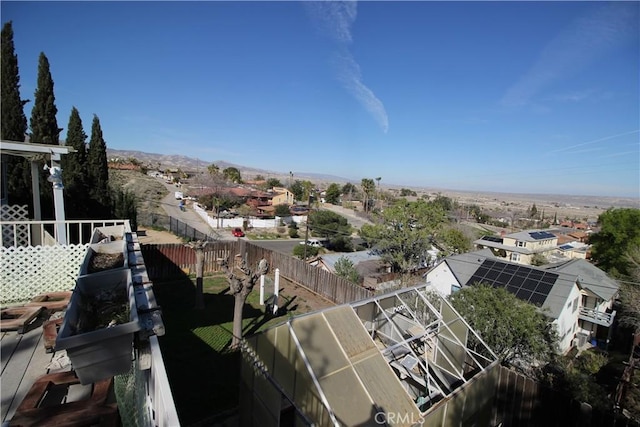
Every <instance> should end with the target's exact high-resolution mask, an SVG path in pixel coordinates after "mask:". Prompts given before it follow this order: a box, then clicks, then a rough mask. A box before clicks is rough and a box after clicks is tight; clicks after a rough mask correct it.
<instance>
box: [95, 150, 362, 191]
mask: <svg viewBox="0 0 640 427" xmlns="http://www.w3.org/2000/svg"><path fill="white" fill-rule="evenodd" d="M107 157H108V158H109V159H113V158H120V159H128V158H131V157H132V158H135V159H136V160H138V161H140V162H142V163H143V164H144V165H147V166H148V167H152V168H153V167H157V168H159V169H162V170H164V169H177V168H180V169H182V170H183V171H185V172H198V171H206V170H207V166H209V165H210V164H211V163H214V164H215V165H216V166H218V167H219V168H220V170H223V169H225V168H228V167H234V168H237V169H238V170H239V171H240V174H241V175H242V179H244V180H251V179H253V178H254V177H255V176H256V175H262V176H263V177H265V178H278V179H279V180H280V181H282V182H283V183H287V182H288V180H289V177H290V176H289V172H278V171H270V170H266V169H256V168H250V167H247V166H243V165H237V164H233V163H229V162H225V161H223V160H219V161H215V162H209V161H205V160H201V159H197V158H194V157H188V156H181V155H177V154H157V153H145V152H142V151H131V150H113V149H109V148H107ZM293 179H301V180H305V179H308V180H310V181H314V182H317V181H321V182H336V183H346V182H354V183H355V181H354V180H350V179H348V178H344V177H340V176H334V175H326V174H320V173H313V172H295V171H294V172H293Z"/></svg>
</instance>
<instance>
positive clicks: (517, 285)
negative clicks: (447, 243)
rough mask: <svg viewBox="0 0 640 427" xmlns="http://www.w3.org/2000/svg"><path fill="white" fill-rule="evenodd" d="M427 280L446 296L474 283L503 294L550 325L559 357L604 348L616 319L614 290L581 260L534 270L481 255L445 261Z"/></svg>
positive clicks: (609, 281) (485, 251)
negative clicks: (598, 344)
mask: <svg viewBox="0 0 640 427" xmlns="http://www.w3.org/2000/svg"><path fill="white" fill-rule="evenodd" d="M425 276H426V281H427V284H428V285H429V286H430V287H432V288H433V289H435V290H437V291H438V292H439V293H440V294H442V295H445V296H447V295H450V294H451V293H453V292H456V291H458V290H460V289H462V288H464V287H467V286H473V285H476V284H478V283H484V284H488V285H491V286H494V287H498V286H499V287H504V288H506V289H507V290H508V291H509V292H511V293H513V294H514V295H515V296H516V297H518V298H519V299H521V300H523V301H526V302H528V303H531V304H533V305H535V306H537V307H539V308H540V310H541V311H542V312H543V313H545V314H546V315H547V316H549V317H550V318H551V319H553V324H554V325H555V327H556V329H557V331H558V336H559V348H560V351H561V352H562V353H565V352H567V351H568V350H569V349H570V348H571V347H573V346H575V345H582V344H584V343H585V342H586V341H591V340H592V339H599V340H602V341H604V342H606V341H607V340H608V338H609V334H610V333H611V325H612V324H613V320H614V317H615V314H616V312H615V311H614V310H613V303H614V301H615V298H616V296H617V294H618V284H617V283H616V282H615V281H614V280H612V279H610V278H609V277H607V275H606V274H605V273H604V272H602V271H601V270H600V269H598V268H597V267H595V266H593V265H592V264H590V263H589V262H588V261H586V260H583V259H575V260H571V261H568V262H565V263H561V264H550V265H548V266H544V267H533V266H525V265H521V264H517V263H514V262H509V261H505V260H502V259H500V258H497V257H495V256H494V255H493V253H492V251H490V250H489V249H483V250H481V251H477V252H470V253H465V254H460V255H454V256H450V257H447V258H445V259H444V260H443V261H442V262H441V263H440V264H438V265H437V266H436V267H434V268H433V269H432V270H430V271H429V272H428V273H427V274H426V275H425ZM578 341H579V342H578Z"/></svg>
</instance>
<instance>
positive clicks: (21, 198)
mask: <svg viewBox="0 0 640 427" xmlns="http://www.w3.org/2000/svg"><path fill="white" fill-rule="evenodd" d="M1 43H2V45H1V49H2V52H1V55H0V63H1V64H0V69H1V71H0V73H1V74H0V77H1V80H2V84H1V85H2V89H1V90H2V92H1V94H0V104H1V105H2V107H1V113H0V114H1V116H0V117H2V120H1V123H2V126H1V130H0V139H2V140H4V141H17V142H23V141H24V137H25V135H26V133H27V117H26V116H25V115H24V104H26V103H27V102H29V101H28V100H24V101H23V100H21V99H20V75H19V69H18V55H16V53H15V47H14V44H13V25H12V22H11V21H9V22H7V23H5V24H4V25H3V26H2V42H1ZM6 161H7V189H8V192H9V203H10V204H18V205H26V204H30V202H31V197H30V194H31V172H30V168H29V162H28V161H27V160H25V159H22V158H20V157H17V156H7V158H6Z"/></svg>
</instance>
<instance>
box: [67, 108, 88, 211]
mask: <svg viewBox="0 0 640 427" xmlns="http://www.w3.org/2000/svg"><path fill="white" fill-rule="evenodd" d="M86 141H87V134H86V133H85V132H84V129H83V128H82V119H81V118H80V113H79V112H78V109H77V108H76V107H73V108H72V109H71V116H70V117H69V126H68V127H67V140H66V145H67V146H70V147H73V148H74V149H75V150H76V152H75V153H69V154H67V155H66V156H63V157H62V161H61V166H62V180H63V182H64V188H65V192H64V194H65V207H66V210H67V216H68V217H69V218H74V219H84V218H88V214H89V211H88V206H89V205H90V198H89V194H88V193H89V176H88V168H87V146H86Z"/></svg>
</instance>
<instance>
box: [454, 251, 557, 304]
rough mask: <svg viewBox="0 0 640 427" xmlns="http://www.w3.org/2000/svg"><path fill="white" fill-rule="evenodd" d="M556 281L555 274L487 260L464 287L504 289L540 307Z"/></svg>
mask: <svg viewBox="0 0 640 427" xmlns="http://www.w3.org/2000/svg"><path fill="white" fill-rule="evenodd" d="M557 279H558V275H557V274H555V273H549V272H546V271H540V270H535V269H533V268H531V267H527V266H524V265H516V264H507V263H505V262H501V261H494V260H489V259H487V260H485V261H484V262H483V263H482V265H481V266H480V267H478V269H477V270H476V272H475V273H474V274H473V276H471V278H470V279H469V281H468V282H467V283H466V286H472V285H474V284H476V283H487V284H489V285H491V286H493V287H494V288H498V287H500V288H506V290H507V291H509V292H511V293H512V294H514V295H515V296H516V297H517V298H519V299H521V300H524V301H526V302H528V303H531V304H534V305H537V306H541V305H542V304H544V301H545V300H546V299H547V296H548V295H549V292H551V288H553V285H554V284H555V283H556V280H557Z"/></svg>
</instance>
